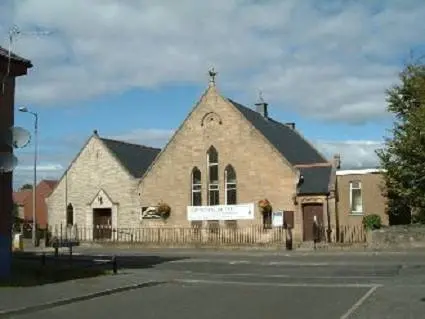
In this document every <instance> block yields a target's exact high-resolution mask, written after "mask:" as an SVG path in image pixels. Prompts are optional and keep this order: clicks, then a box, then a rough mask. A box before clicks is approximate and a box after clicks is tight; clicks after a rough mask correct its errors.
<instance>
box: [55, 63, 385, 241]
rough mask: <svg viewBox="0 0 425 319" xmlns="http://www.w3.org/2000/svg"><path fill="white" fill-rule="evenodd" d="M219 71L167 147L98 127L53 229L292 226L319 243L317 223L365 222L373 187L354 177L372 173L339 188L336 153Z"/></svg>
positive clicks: (300, 236)
mask: <svg viewBox="0 0 425 319" xmlns="http://www.w3.org/2000/svg"><path fill="white" fill-rule="evenodd" d="M215 76H216V74H215V73H214V71H213V70H212V71H210V82H209V85H208V87H207V89H206V90H205V92H204V93H203V95H202V96H201V97H200V98H199V100H198V101H197V103H196V104H195V106H194V107H193V108H192V110H191V111H190V112H189V114H188V115H187V117H186V118H185V119H184V120H183V122H182V123H181V125H180V127H178V128H177V130H176V131H175V133H174V135H173V136H172V137H171V138H170V140H169V141H168V143H167V144H166V145H165V146H164V147H163V149H158V148H152V147H148V146H143V145H136V144H131V143H127V142H122V141H116V140H111V139H107V138H103V137H101V136H100V135H99V134H98V133H97V132H95V133H94V134H93V135H92V136H91V137H90V138H89V139H88V141H87V143H86V144H85V146H84V147H83V149H82V150H81V151H80V153H79V154H78V155H77V156H76V158H75V159H74V160H73V161H72V162H71V164H70V166H69V168H68V169H67V170H66V172H65V173H64V175H63V176H62V178H61V179H60V181H59V183H58V185H57V186H56V188H55V189H54V191H53V192H52V194H51V195H50V197H49V198H48V199H47V205H48V210H49V212H48V214H49V224H50V226H51V227H55V226H56V225H74V226H75V225H77V226H80V227H81V228H87V229H89V228H93V229H95V228H97V227H99V226H100V228H106V229H109V230H108V231H106V232H102V233H100V232H98V231H96V230H93V233H92V236H93V237H102V238H111V239H114V237H113V236H114V234H117V233H118V232H119V230H120V229H130V228H132V229H137V228H138V229H141V228H143V229H150V228H158V227H176V228H179V227H180V228H189V227H196V228H197V227H202V228H203V229H216V228H225V229H243V228H249V227H251V226H252V225H256V226H259V227H261V229H263V230H264V232H267V231H269V230H270V229H273V228H276V227H288V226H289V227H290V228H291V229H292V234H293V238H294V240H295V241H311V240H313V223H314V222H317V223H319V224H321V225H323V226H324V227H325V228H328V227H330V226H331V228H332V229H334V226H335V225H336V224H338V223H339V221H340V220H341V221H344V222H347V223H352V224H354V225H361V219H362V216H363V215H364V214H367V213H369V210H368V207H366V206H364V205H365V204H366V203H369V202H370V201H367V198H366V197H364V199H362V198H363V197H362V196H363V193H362V190H361V189H359V185H363V186H364V187H365V189H366V186H367V185H366V184H361V183H358V182H356V183H355V184H353V183H354V182H355V181H352V180H351V179H353V178H355V179H356V181H357V180H361V181H363V180H364V181H365V183H366V182H367V183H369V182H368V181H367V180H366V179H365V177H363V175H347V177H344V178H343V179H340V183H341V185H345V186H344V187H343V188H342V190H343V192H342V193H341V194H339V193H338V190H337V171H338V169H339V166H340V159H339V156H334V158H332V159H326V158H325V156H323V155H322V154H321V153H320V152H319V151H318V150H317V149H316V148H315V147H314V146H313V144H312V143H310V142H309V141H308V140H307V139H306V138H305V137H304V136H303V135H302V134H301V133H300V132H299V131H298V130H297V128H296V125H295V124H294V123H281V122H279V121H276V120H274V119H273V118H272V117H271V116H270V114H271V113H272V112H270V111H272V109H269V105H268V104H267V103H265V102H264V101H263V100H262V99H261V98H260V99H259V101H258V102H257V103H256V104H255V106H254V107H252V108H251V107H247V106H243V105H241V104H239V103H237V102H235V101H233V100H231V99H229V98H227V97H225V96H223V95H221V94H220V92H219V90H218V88H217V86H216V83H215ZM350 176H351V177H350ZM359 176H360V177H359ZM364 176H366V175H364ZM347 185H348V186H347ZM350 185H354V186H356V187H354V186H350ZM376 189H378V187H376ZM337 193H338V194H337ZM353 194H354V195H353ZM365 195H367V194H365ZM337 199H339V200H342V202H341V203H343V204H342V205H339V206H338V205H337V202H336V200H337ZM351 202H353V203H351ZM360 206H361V211H360ZM353 207H354V208H353ZM351 208H353V209H354V210H355V213H356V214H352V212H351V211H354V210H353V209H351ZM378 208H379V209H381V208H382V210H384V208H383V207H381V206H380V207H378ZM350 209H351V210H350ZM371 213H378V212H377V211H371ZM379 213H381V212H379ZM337 214H341V215H347V216H351V217H349V218H348V217H347V218H342V217H341V216H339V217H338V216H337ZM382 214H384V213H383V212H382Z"/></svg>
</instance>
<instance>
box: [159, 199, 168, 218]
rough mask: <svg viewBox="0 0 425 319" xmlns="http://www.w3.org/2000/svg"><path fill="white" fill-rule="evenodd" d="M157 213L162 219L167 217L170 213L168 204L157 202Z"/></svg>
mask: <svg viewBox="0 0 425 319" xmlns="http://www.w3.org/2000/svg"><path fill="white" fill-rule="evenodd" d="M158 213H159V215H160V216H161V217H162V218H163V219H167V218H168V217H170V213H171V207H170V205H168V204H166V203H163V202H162V203H159V204H158Z"/></svg>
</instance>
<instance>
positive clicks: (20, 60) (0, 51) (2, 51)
mask: <svg viewBox="0 0 425 319" xmlns="http://www.w3.org/2000/svg"><path fill="white" fill-rule="evenodd" d="M0 57H3V58H6V59H8V58H9V51H8V50H6V49H5V48H3V47H1V46H0ZM10 59H11V60H12V61H14V62H18V63H23V64H25V65H26V66H27V67H29V68H30V67H32V63H31V61H30V60H28V59H25V58H23V57H20V56H19V55H17V54H15V53H13V52H11V54H10Z"/></svg>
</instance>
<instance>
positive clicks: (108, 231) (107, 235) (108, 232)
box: [93, 208, 112, 240]
mask: <svg viewBox="0 0 425 319" xmlns="http://www.w3.org/2000/svg"><path fill="white" fill-rule="evenodd" d="M111 238H112V209H111V208H94V209H93V239H95V240H96V239H111Z"/></svg>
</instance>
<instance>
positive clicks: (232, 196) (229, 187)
mask: <svg viewBox="0 0 425 319" xmlns="http://www.w3.org/2000/svg"><path fill="white" fill-rule="evenodd" d="M224 190H225V193H224V196H225V203H226V205H236V204H237V182H236V171H235V168H234V167H233V166H232V165H230V164H229V165H227V166H226V168H225V169H224Z"/></svg>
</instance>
